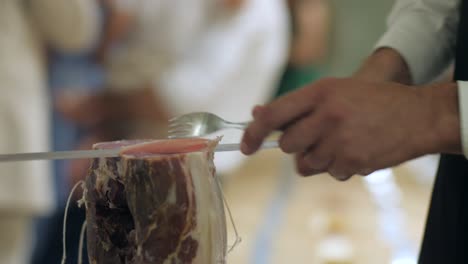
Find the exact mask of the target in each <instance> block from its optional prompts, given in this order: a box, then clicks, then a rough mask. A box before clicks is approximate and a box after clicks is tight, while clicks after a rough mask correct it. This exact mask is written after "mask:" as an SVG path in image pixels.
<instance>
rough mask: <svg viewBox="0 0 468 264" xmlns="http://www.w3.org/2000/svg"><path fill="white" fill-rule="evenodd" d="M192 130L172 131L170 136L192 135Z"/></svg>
mask: <svg viewBox="0 0 468 264" xmlns="http://www.w3.org/2000/svg"><path fill="white" fill-rule="evenodd" d="M190 132H191V130H178V129H171V130H169V131H168V133H169V134H170V135H175V134H190Z"/></svg>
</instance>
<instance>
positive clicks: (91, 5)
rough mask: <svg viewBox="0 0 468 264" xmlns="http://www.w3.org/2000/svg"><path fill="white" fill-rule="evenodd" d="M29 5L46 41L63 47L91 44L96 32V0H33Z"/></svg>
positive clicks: (97, 21) (77, 48)
mask: <svg viewBox="0 0 468 264" xmlns="http://www.w3.org/2000/svg"><path fill="white" fill-rule="evenodd" d="M28 3H29V8H30V12H31V15H32V16H33V18H34V20H35V23H36V26H37V27H38V28H39V30H40V32H41V33H42V35H43V37H44V38H45V40H46V41H47V43H49V44H51V45H52V46H53V47H54V48H57V49H60V50H64V51H82V50H84V49H88V48H91V47H92V46H93V45H94V44H95V43H96V41H97V39H98V36H99V31H100V28H99V25H100V14H99V6H98V1H96V0H67V1H63V0H33V1H29V2H28Z"/></svg>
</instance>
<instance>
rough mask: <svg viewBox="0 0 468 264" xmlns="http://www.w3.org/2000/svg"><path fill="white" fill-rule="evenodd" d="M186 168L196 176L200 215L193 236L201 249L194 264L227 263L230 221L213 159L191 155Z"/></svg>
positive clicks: (201, 155) (204, 154)
mask: <svg viewBox="0 0 468 264" xmlns="http://www.w3.org/2000/svg"><path fill="white" fill-rule="evenodd" d="M186 165H187V168H188V169H189V171H190V174H191V175H192V181H193V187H194V192H195V201H196V202H195V204H196V212H197V214H196V219H197V226H196V228H195V230H193V231H192V234H191V235H192V237H193V238H194V239H196V240H197V241H199V248H198V252H197V255H196V257H195V259H194V261H193V263H194V264H206V263H216V264H218V263H225V256H226V218H225V215H224V206H223V200H222V196H221V192H220V190H219V187H218V185H217V184H216V182H215V179H214V177H215V175H213V172H214V165H213V160H212V159H211V158H209V157H208V155H207V153H203V152H198V153H189V154H187V155H186Z"/></svg>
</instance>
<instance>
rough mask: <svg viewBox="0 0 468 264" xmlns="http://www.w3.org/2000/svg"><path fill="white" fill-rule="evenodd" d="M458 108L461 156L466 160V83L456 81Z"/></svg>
mask: <svg viewBox="0 0 468 264" xmlns="http://www.w3.org/2000/svg"><path fill="white" fill-rule="evenodd" d="M457 83H458V107H459V111H460V130H461V131H460V135H461V142H462V148H463V154H464V155H465V157H467V158H468V82H465V81H458V82H457Z"/></svg>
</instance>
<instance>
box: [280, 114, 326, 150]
mask: <svg viewBox="0 0 468 264" xmlns="http://www.w3.org/2000/svg"><path fill="white" fill-rule="evenodd" d="M318 111H319V112H311V113H310V114H309V115H307V116H305V117H304V118H301V119H299V120H298V121H296V122H295V123H293V124H291V125H290V126H289V127H287V128H286V130H285V131H284V133H283V135H282V136H281V138H280V140H279V143H280V144H279V145H280V147H281V149H282V150H283V151H284V152H286V153H298V152H304V151H306V150H307V149H309V148H310V147H311V146H314V145H316V144H317V141H318V140H319V139H320V138H321V137H323V136H326V135H325V134H326V133H327V131H328V130H329V129H328V128H329V127H330V125H331V124H330V123H329V122H326V120H325V116H324V115H322V114H321V113H320V110H318Z"/></svg>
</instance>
